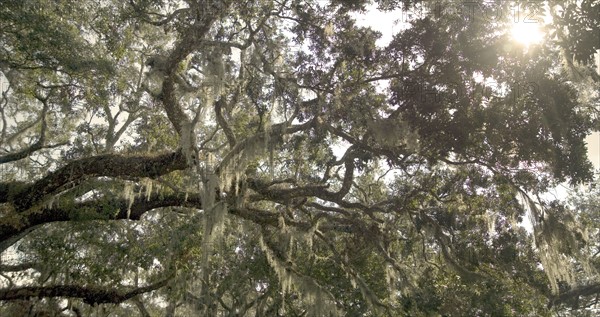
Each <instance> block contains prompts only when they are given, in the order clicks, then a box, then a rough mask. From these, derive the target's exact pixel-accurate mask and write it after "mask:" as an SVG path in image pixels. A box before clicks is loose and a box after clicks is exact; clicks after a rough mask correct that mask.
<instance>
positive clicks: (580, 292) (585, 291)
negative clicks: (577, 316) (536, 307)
mask: <svg viewBox="0 0 600 317" xmlns="http://www.w3.org/2000/svg"><path fill="white" fill-rule="evenodd" d="M595 294H600V283H595V284H591V285H586V286H581V287H578V288H575V289H572V290H570V291H567V292H564V293H561V294H558V295H557V296H556V297H555V298H554V299H552V300H551V301H550V303H549V304H548V307H552V306H554V305H560V304H563V303H565V302H568V301H571V300H574V299H577V298H579V297H581V296H590V295H595Z"/></svg>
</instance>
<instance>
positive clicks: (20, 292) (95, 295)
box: [0, 274, 174, 305]
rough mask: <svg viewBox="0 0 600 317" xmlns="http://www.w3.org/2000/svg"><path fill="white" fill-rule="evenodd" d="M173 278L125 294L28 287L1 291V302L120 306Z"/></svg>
mask: <svg viewBox="0 0 600 317" xmlns="http://www.w3.org/2000/svg"><path fill="white" fill-rule="evenodd" d="M173 276H174V274H170V275H169V276H168V277H167V278H165V279H163V280H160V281H158V282H156V283H154V284H150V285H148V286H144V287H140V288H136V289H133V290H130V291H125V292H124V291H120V290H107V289H104V288H100V287H83V286H78V285H55V286H27V287H19V288H13V289H0V300H27V299H30V298H34V297H70V298H81V299H82V300H83V301H84V302H85V303H87V304H90V305H94V304H106V303H112V304H119V303H122V302H124V301H126V300H128V299H130V298H133V297H135V296H137V295H139V294H143V293H147V292H150V291H153V290H156V289H159V288H161V287H164V286H166V285H167V282H168V281H169V280H170V279H171V278H172V277H173Z"/></svg>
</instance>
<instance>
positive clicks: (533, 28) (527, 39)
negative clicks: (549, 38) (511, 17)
mask: <svg viewBox="0 0 600 317" xmlns="http://www.w3.org/2000/svg"><path fill="white" fill-rule="evenodd" d="M511 35H512V38H513V39H514V40H515V41H516V42H518V43H521V44H523V45H530V44H537V43H540V42H541V41H542V39H543V38H544V33H543V32H542V30H541V29H540V23H537V22H530V23H527V22H519V23H514V24H513V26H512V28H511Z"/></svg>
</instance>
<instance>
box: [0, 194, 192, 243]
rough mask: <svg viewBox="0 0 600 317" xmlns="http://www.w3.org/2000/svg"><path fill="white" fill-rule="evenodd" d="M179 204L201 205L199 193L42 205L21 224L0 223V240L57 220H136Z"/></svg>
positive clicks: (24, 216)
mask: <svg viewBox="0 0 600 317" xmlns="http://www.w3.org/2000/svg"><path fill="white" fill-rule="evenodd" d="M169 206H181V207H190V208H197V209H201V208H202V203H201V201H200V197H199V195H188V197H187V199H186V197H185V195H183V194H181V195H168V196H164V195H161V194H158V193H156V194H153V195H152V196H151V197H147V196H140V197H137V198H135V199H134V201H133V203H132V204H131V206H130V205H129V201H127V200H125V199H115V198H114V197H107V198H106V199H101V200H93V201H87V202H82V203H78V204H74V205H72V206H70V207H69V206H64V207H52V208H43V209H41V210H36V211H33V212H27V213H23V214H21V217H22V219H21V220H20V223H16V224H15V223H12V222H0V242H3V241H6V240H8V239H11V238H12V237H14V236H17V235H20V234H21V233H22V232H26V231H28V230H29V229H30V228H33V227H35V226H37V225H41V224H46V223H51V222H58V221H81V220H82V219H86V220H118V219H131V220H139V219H140V218H141V217H142V215H143V214H144V213H146V212H147V211H150V210H153V209H156V208H162V207H169Z"/></svg>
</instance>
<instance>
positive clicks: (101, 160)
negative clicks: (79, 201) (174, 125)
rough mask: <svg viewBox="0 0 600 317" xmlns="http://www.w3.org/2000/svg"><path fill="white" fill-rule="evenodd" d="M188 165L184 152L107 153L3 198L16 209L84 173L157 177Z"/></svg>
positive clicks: (30, 204)
mask: <svg viewBox="0 0 600 317" xmlns="http://www.w3.org/2000/svg"><path fill="white" fill-rule="evenodd" d="M185 168H187V164H186V160H185V157H184V156H183V154H182V153H181V152H173V153H167V154H163V155H159V156H154V157H148V156H121V155H115V154H105V155H99V156H94V157H88V158H83V159H79V160H76V161H73V162H71V163H69V164H67V165H66V166H64V167H62V168H60V169H58V170H57V171H55V172H52V173H50V174H48V175H47V176H46V177H44V178H42V179H40V180H38V181H37V182H35V183H34V184H32V185H31V186H29V187H28V188H26V189H24V190H22V191H20V192H19V193H17V194H16V195H14V197H5V200H0V203H1V202H6V201H11V202H13V204H14V205H15V207H16V209H17V212H22V211H25V210H27V209H29V208H31V207H32V206H33V205H35V204H36V203H38V202H40V201H42V200H43V199H44V197H46V196H47V195H49V194H52V193H54V192H55V191H56V190H58V189H60V188H61V187H63V186H65V185H67V184H70V183H77V182H78V181H81V180H82V179H83V178H85V177H98V176H110V177H123V176H125V177H151V178H154V177H157V176H160V175H164V174H167V173H170V172H172V171H175V170H183V169H185Z"/></svg>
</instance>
